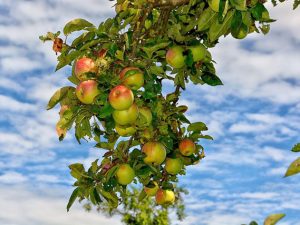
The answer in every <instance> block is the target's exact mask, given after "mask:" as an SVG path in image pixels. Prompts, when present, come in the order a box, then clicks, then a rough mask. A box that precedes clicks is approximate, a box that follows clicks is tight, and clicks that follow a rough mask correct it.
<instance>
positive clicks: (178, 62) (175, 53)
mask: <svg viewBox="0 0 300 225" xmlns="http://www.w3.org/2000/svg"><path fill="white" fill-rule="evenodd" d="M166 60H167V63H168V64H169V65H170V66H172V67H173V68H182V67H183V66H184V65H185V62H184V61H185V56H184V55H183V48H182V47H180V46H173V47H171V48H170V49H169V50H168V51H167V54H166Z"/></svg>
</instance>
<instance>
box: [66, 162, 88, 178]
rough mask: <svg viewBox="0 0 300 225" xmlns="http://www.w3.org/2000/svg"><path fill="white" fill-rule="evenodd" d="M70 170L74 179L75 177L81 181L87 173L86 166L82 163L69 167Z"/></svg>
mask: <svg viewBox="0 0 300 225" xmlns="http://www.w3.org/2000/svg"><path fill="white" fill-rule="evenodd" d="M69 168H70V170H71V172H70V173H71V175H72V177H74V178H76V179H80V178H81V177H82V175H83V174H84V172H85V169H84V166H83V165H82V164H81V163H74V164H71V165H69Z"/></svg>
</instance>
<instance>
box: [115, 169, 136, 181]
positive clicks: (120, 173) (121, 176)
mask: <svg viewBox="0 0 300 225" xmlns="http://www.w3.org/2000/svg"><path fill="white" fill-rule="evenodd" d="M116 177H117V181H118V183H119V184H122V185H127V184H130V183H131V182H132V181H133V179H134V177H135V173H134V170H133V169H132V168H131V166H130V165H128V164H122V165H120V166H119V168H118V170H117V172H116Z"/></svg>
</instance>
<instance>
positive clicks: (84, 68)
mask: <svg viewBox="0 0 300 225" xmlns="http://www.w3.org/2000/svg"><path fill="white" fill-rule="evenodd" d="M96 72H97V67H96V64H95V62H94V60H92V59H91V58H87V57H84V58H81V59H78V60H77V61H76V63H75V68H74V73H75V76H76V77H77V78H78V79H79V80H81V81H83V80H87V79H88V77H87V76H86V73H96Z"/></svg>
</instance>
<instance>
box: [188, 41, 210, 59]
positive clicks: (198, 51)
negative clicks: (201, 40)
mask: <svg viewBox="0 0 300 225" xmlns="http://www.w3.org/2000/svg"><path fill="white" fill-rule="evenodd" d="M188 49H190V50H191V52H192V55H193V60H194V62H198V61H203V60H204V59H205V57H206V52H207V50H206V48H205V46H204V45H203V44H199V45H195V46H191V47H189V48H188Z"/></svg>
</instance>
